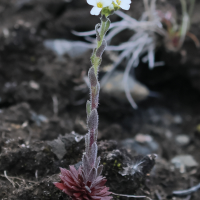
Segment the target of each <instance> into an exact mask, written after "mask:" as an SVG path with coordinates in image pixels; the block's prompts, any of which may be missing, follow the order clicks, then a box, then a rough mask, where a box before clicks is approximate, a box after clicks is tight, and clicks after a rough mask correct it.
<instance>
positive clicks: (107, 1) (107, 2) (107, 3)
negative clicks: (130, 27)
mask: <svg viewBox="0 0 200 200" xmlns="http://www.w3.org/2000/svg"><path fill="white" fill-rule="evenodd" d="M100 2H101V3H102V4H103V7H107V6H110V4H112V0H100Z"/></svg>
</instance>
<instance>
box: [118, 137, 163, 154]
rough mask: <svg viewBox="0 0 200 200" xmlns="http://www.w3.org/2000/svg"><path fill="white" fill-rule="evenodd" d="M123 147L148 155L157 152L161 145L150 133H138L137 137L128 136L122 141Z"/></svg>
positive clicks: (129, 150)
mask: <svg viewBox="0 0 200 200" xmlns="http://www.w3.org/2000/svg"><path fill="white" fill-rule="evenodd" d="M120 144H121V146H122V147H123V148H126V149H127V151H128V152H129V153H130V152H131V153H134V152H137V153H138V154H142V155H147V154H151V153H156V152H157V151H158V148H159V145H158V144H157V143H156V142H155V141H154V140H153V138H152V137H151V136H149V135H145V134H138V135H136V137H135V139H132V138H128V139H125V140H122V142H121V143H120Z"/></svg>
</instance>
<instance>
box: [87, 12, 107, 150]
mask: <svg viewBox="0 0 200 200" xmlns="http://www.w3.org/2000/svg"><path fill="white" fill-rule="evenodd" d="M109 26H110V20H109V19H108V18H107V17H105V16H102V17H101V25H96V28H95V29H96V35H97V47H96V48H95V49H94V51H93V53H92V56H91V63H92V67H91V68H90V70H89V72H88V77H89V81H90V101H89V102H87V106H86V107H87V108H86V109H87V115H88V117H87V119H88V132H89V138H90V140H89V144H86V146H89V147H90V148H91V147H92V145H93V143H95V142H96V140H97V133H98V113H97V107H98V104H99V90H100V84H99V81H98V71H99V66H100V64H101V60H102V54H103V52H104V50H105V47H106V41H105V40H104V38H105V34H106V32H107V30H108V29H109ZM99 28H100V30H98V29H99ZM93 111H94V112H93ZM86 153H87V152H86Z"/></svg>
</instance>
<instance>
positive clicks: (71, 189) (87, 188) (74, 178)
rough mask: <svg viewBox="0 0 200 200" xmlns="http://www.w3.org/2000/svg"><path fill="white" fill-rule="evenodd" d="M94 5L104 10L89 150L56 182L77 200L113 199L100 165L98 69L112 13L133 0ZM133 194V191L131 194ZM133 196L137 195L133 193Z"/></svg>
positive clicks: (92, 0)
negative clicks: (77, 166) (79, 162)
mask: <svg viewBox="0 0 200 200" xmlns="http://www.w3.org/2000/svg"><path fill="white" fill-rule="evenodd" d="M87 3H88V4H89V5H91V6H93V8H92V10H91V12H90V13H91V14H92V15H99V14H100V13H101V24H97V25H96V27H95V32H96V48H95V49H94V51H93V53H92V56H91V64H92V67H91V68H90V69H89V72H88V78H89V83H90V100H88V101H87V103H86V112H87V125H88V133H87V134H86V136H85V153H84V154H83V157H82V164H81V166H80V167H79V169H75V167H74V166H70V169H69V170H67V169H63V168H60V170H61V175H60V179H61V181H60V182H56V183H54V185H55V186H56V187H57V188H59V189H60V190H62V191H63V192H64V193H66V194H67V195H69V196H70V197H71V198H72V199H73V200H110V199H111V198H112V196H110V195H111V194H113V195H116V194H114V193H112V192H109V188H108V187H106V186H105V183H106V181H107V180H106V179H105V178H104V177H103V176H102V175H101V173H102V170H103V166H102V165H100V157H97V152H98V146H97V134H98V113H97V107H98V103H99V91H100V84H99V82H98V71H99V66H100V64H101V60H102V54H103V52H104V50H105V48H106V46H107V43H106V40H105V35H106V32H107V31H108V29H109V26H110V20H109V19H108V16H109V15H111V14H112V13H113V12H114V11H116V10H118V9H120V8H123V9H129V7H130V3H131V1H130V0H121V1H120V0H114V1H113V0H87ZM129 197H130V195H129ZM131 197H137V196H134V195H132V196H131ZM140 197H145V196H140Z"/></svg>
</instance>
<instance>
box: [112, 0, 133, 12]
mask: <svg viewBox="0 0 200 200" xmlns="http://www.w3.org/2000/svg"><path fill="white" fill-rule="evenodd" d="M114 1H115V3H116V4H117V5H118V6H119V7H120V8H122V9H124V10H129V8H130V4H131V0H114Z"/></svg>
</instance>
